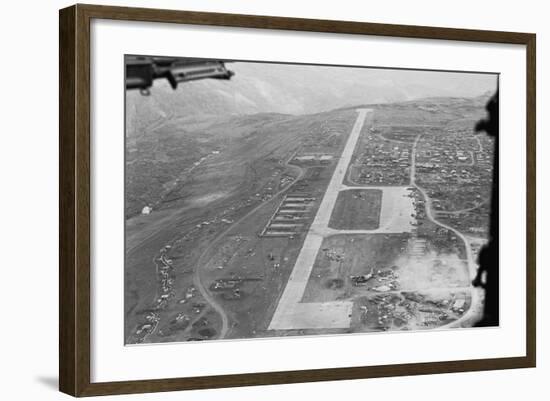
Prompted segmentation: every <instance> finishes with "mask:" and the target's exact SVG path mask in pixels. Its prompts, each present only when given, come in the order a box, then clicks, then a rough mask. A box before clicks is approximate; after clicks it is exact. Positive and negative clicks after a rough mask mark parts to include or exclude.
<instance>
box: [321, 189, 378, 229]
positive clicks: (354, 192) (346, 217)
mask: <svg viewBox="0 0 550 401" xmlns="http://www.w3.org/2000/svg"><path fill="white" fill-rule="evenodd" d="M381 205H382V191H381V190H379V189H350V190H347V191H340V193H339V194H338V199H337V200H336V206H335V208H334V210H333V212H332V215H331V217H330V222H329V227H331V228H336V229H348V230H374V229H376V228H378V227H379V225H380V208H381Z"/></svg>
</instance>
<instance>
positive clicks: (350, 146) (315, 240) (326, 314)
mask: <svg viewBox="0 0 550 401" xmlns="http://www.w3.org/2000/svg"><path fill="white" fill-rule="evenodd" d="M371 112H372V110H371V109H359V110H358V113H359V115H358V116H357V120H356V121H355V124H354V126H353V128H352V130H351V133H350V135H349V138H348V141H347V143H346V146H345V148H344V150H343V152H342V155H341V156H340V159H339V160H338V164H337V165H336V168H335V170H334V173H333V175H332V178H331V180H330V183H329V184H328V187H327V190H326V191H325V195H324V196H323V199H322V201H321V205H320V206H319V210H318V211H317V214H316V215H315V218H314V220H313V223H312V224H311V227H310V229H309V231H308V234H307V235H306V238H305V240H304V245H303V247H302V249H301V250H300V254H299V255H298V258H297V259H296V263H295V265H294V269H293V270H292V273H291V274H290V277H289V279H288V283H287V285H286V287H285V290H284V292H283V294H282V296H281V299H280V300H279V304H278V305H277V309H276V310H275V313H274V315H273V318H272V319H271V323H270V325H269V329H270V330H285V329H292V328H294V329H297V328H302V329H303V328H308V327H304V326H306V325H307V324H313V323H315V327H317V328H318V327H322V328H335V327H338V328H341V327H349V323H350V316H348V315H349V313H348V314H345V313H344V314H342V310H347V308H349V310H351V307H352V305H353V304H352V303H351V302H337V303H336V302H327V303H324V304H323V307H322V309H321V310H322V312H319V309H316V308H314V307H307V306H306V307H304V306H303V305H306V304H301V306H300V308H302V309H296V308H297V306H298V305H299V302H300V301H301V299H302V296H303V294H304V291H305V288H306V285H307V282H308V280H309V276H310V274H311V270H312V269H313V265H314V263H315V259H316V258H317V253H318V251H319V249H320V248H321V244H322V243H323V238H324V237H323V235H322V233H323V232H324V230H326V229H327V228H328V222H329V220H330V215H331V214H332V210H333V209H334V205H335V204H336V199H337V198H338V192H339V191H340V189H341V186H342V182H343V181H344V178H345V175H346V171H347V168H348V166H349V164H350V162H351V158H352V156H353V151H354V150H355V146H356V145H357V141H358V140H359V136H360V134H361V129H362V128H363V124H364V122H365V118H366V117H367V114H370V113H371ZM319 232H320V233H321V234H319ZM331 305H332V306H331ZM303 308H305V309H303ZM312 308H313V309H312ZM300 311H301V312H300ZM304 311H305V312H307V313H305V314H306V315H307V314H309V313H310V314H313V315H315V316H311V317H309V318H308V319H305V318H304Z"/></svg>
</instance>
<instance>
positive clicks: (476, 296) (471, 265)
mask: <svg viewBox="0 0 550 401" xmlns="http://www.w3.org/2000/svg"><path fill="white" fill-rule="evenodd" d="M421 137H422V134H420V135H418V136H417V137H416V139H415V141H414V143H413V147H412V151H411V186H413V187H415V188H416V189H417V190H418V191H420V193H421V194H422V196H423V197H424V199H425V201H426V207H425V209H426V217H427V218H428V219H429V220H430V221H431V222H433V223H434V224H437V225H438V226H440V227H443V228H446V229H447V230H449V231H452V232H453V233H454V234H455V235H456V236H457V237H458V238H460V239H461V240H462V241H463V242H464V247H465V249H466V261H467V264H468V274H469V276H470V280H473V279H474V277H475V276H476V273H477V267H476V264H475V262H474V257H473V254H472V248H471V247H470V242H469V241H468V239H467V238H466V237H465V236H464V234H462V233H461V232H460V231H458V230H456V229H455V228H453V227H451V226H449V225H447V224H445V223H442V222H440V221H439V220H437V219H436V218H435V217H434V216H433V212H432V200H431V198H430V197H429V196H428V194H427V192H426V190H425V189H424V188H422V187H421V186H419V185H418V184H417V183H416V147H417V145H418V142H419V141H420V138H421ZM468 288H469V289H470V294H471V297H472V302H471V305H470V308H468V311H467V312H466V313H465V314H464V315H462V316H461V317H460V319H457V320H455V321H454V322H451V323H449V324H448V325H445V326H441V327H440V328H445V327H457V326H460V325H461V324H462V323H463V322H464V321H466V320H468V319H470V318H472V317H473V315H474V314H475V313H477V312H478V311H477V309H478V307H479V305H480V304H481V297H480V292H479V291H478V290H477V289H476V288H474V287H473V285H470V286H469V287H468Z"/></svg>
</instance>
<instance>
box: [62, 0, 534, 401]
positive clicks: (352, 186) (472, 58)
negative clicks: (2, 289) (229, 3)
mask: <svg viewBox="0 0 550 401" xmlns="http://www.w3.org/2000/svg"><path fill="white" fill-rule="evenodd" d="M59 26H60V116H59V119H60V194H59V195H60V204H59V205H60V206H59V215H60V344H59V346H60V381H59V383H60V390H61V391H63V392H65V393H68V394H71V395H73V396H91V395H105V394H122V393H142V392H155V391H172V390H186V389H203V388H219V387H232V386H248V385H262V384H278V383H296V382H312V381H324V380H342V379H360V378H374V377H387V376H398V375H418V374H433V373H443V372H462V371H479V370H489V369H510V368H526V367H534V366H535V361H536V347H535V344H536V340H535V333H536V319H535V298H536V295H535V113H536V106H535V100H536V99H535V98H536V96H535V35H534V34H530V33H514V32H495V31H480V30H468V29H450V28H435V27H420V26H403V25H386V24H371V23H362V22H350V21H327V20H310V19H296V18H282V17H267V16H252V15H233V14H217V13H202V12H188V11H168V10H153V9H137V8H121V7H106V6H95V5H75V6H72V7H69V8H66V9H63V10H61V11H60V20H59Z"/></svg>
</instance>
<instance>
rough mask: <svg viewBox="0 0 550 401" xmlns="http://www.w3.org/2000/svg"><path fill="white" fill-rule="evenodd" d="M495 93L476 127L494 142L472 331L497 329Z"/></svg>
mask: <svg viewBox="0 0 550 401" xmlns="http://www.w3.org/2000/svg"><path fill="white" fill-rule="evenodd" d="M498 101H499V91H498V89H497V91H496V93H495V94H494V95H493V97H492V98H491V99H490V100H489V102H488V103H487V106H486V109H487V112H488V114H489V116H488V118H487V119H486V120H482V121H480V122H478V123H477V125H476V127H475V129H476V131H477V132H481V131H485V132H487V134H488V135H490V136H492V137H494V138H495V141H494V152H493V155H494V158H493V188H492V192H491V219H490V229H489V242H488V243H487V245H485V246H484V247H483V248H482V249H481V251H480V253H479V259H478V262H479V270H478V272H477V275H476V277H475V279H474V281H473V283H472V284H473V285H474V286H476V287H482V288H483V289H484V290H485V304H484V307H483V317H482V319H481V320H480V321H479V322H477V323H476V324H475V326H476V327H487V326H498V325H499V296H500V294H499V255H498V224H499V221H498V218H499V198H498V193H499V192H498V167H499V164H498V160H499V156H498V135H499V105H498Z"/></svg>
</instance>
